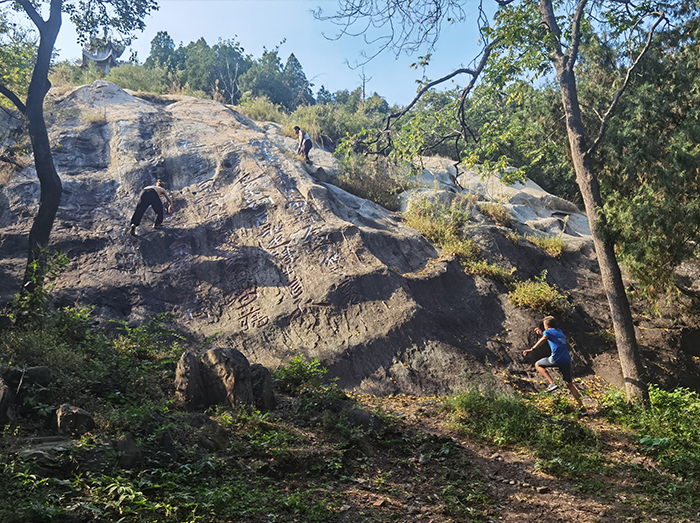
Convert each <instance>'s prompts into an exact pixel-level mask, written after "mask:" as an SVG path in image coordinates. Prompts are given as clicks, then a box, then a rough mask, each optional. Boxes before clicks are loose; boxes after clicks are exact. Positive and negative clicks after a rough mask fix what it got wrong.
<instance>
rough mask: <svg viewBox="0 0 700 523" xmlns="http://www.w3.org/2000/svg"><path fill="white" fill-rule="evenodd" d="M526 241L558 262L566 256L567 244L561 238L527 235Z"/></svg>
mask: <svg viewBox="0 0 700 523" xmlns="http://www.w3.org/2000/svg"><path fill="white" fill-rule="evenodd" d="M525 239H526V240H527V241H529V242H531V243H533V244H534V245H536V246H537V247H539V248H540V249H542V250H543V251H544V252H546V253H547V254H549V255H550V256H551V257H552V258H556V259H557V260H558V259H559V258H561V256H562V254H564V251H565V250H566V242H565V241H564V240H563V239H562V238H561V237H559V236H540V235H538V234H526V235H525Z"/></svg>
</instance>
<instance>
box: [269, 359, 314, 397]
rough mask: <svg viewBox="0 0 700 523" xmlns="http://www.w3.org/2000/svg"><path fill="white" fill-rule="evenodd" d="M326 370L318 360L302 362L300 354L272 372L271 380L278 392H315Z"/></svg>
mask: <svg viewBox="0 0 700 523" xmlns="http://www.w3.org/2000/svg"><path fill="white" fill-rule="evenodd" d="M326 372H328V369H326V368H325V367H322V366H321V362H320V361H318V358H311V359H310V360H308V361H306V362H305V361H304V358H303V356H302V355H301V354H299V355H298V356H294V357H293V358H292V359H291V360H289V363H288V364H287V365H280V366H279V367H277V368H276V369H275V370H274V371H272V379H273V381H274V383H275V386H276V387H277V388H279V389H280V390H282V391H284V392H287V393H290V394H298V393H299V392H301V390H302V389H311V390H315V389H318V388H320V387H321V380H322V379H323V376H325V374H326Z"/></svg>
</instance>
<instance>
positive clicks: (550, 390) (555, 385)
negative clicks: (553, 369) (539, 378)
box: [544, 383, 559, 392]
mask: <svg viewBox="0 0 700 523" xmlns="http://www.w3.org/2000/svg"><path fill="white" fill-rule="evenodd" d="M558 388H559V385H557V384H556V383H550V384H549V387H547V388H546V389H544V391H545V392H553V391H555V390H557V389H558Z"/></svg>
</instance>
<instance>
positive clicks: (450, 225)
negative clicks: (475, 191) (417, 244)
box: [405, 198, 480, 260]
mask: <svg viewBox="0 0 700 523" xmlns="http://www.w3.org/2000/svg"><path fill="white" fill-rule="evenodd" d="M469 218H470V214H469V211H468V210H467V208H466V206H465V201H464V200H463V199H455V200H453V201H452V203H451V204H450V205H449V207H448V206H446V205H443V204H441V203H440V202H438V201H432V200H429V199H428V198H423V199H421V200H419V201H417V202H415V203H413V205H411V207H410V208H409V209H408V211H406V213H405V219H406V225H408V226H410V227H413V228H414V229H417V230H419V231H420V232H421V233H422V234H423V235H424V236H425V237H426V238H428V240H430V241H431V242H433V243H434V244H435V245H437V246H438V247H441V248H444V249H446V250H449V252H450V253H451V254H455V256H458V257H460V258H461V259H464V260H475V259H477V258H478V257H479V255H480V251H479V249H478V247H477V246H476V244H474V242H473V241H472V240H469V239H465V238H464V237H463V236H462V228H463V227H464V225H465V224H466V223H467V222H468V221H469Z"/></svg>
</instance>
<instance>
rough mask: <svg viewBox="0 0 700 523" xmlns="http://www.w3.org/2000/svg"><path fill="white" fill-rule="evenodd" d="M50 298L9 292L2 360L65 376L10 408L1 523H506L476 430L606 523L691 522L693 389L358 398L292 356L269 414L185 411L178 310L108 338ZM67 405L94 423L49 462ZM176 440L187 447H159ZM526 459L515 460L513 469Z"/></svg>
mask: <svg viewBox="0 0 700 523" xmlns="http://www.w3.org/2000/svg"><path fill="white" fill-rule="evenodd" d="M60 263H61V260H60V259H59V260H57V261H56V262H54V265H59V266H60ZM50 270H51V269H50ZM58 272H60V267H59V268H56V269H55V271H54V272H53V274H56V273H58ZM545 276H546V274H543V275H542V276H541V279H542V280H543V279H544V277H545ZM49 305H50V295H49V294H48V289H40V290H38V291H36V292H35V295H33V296H28V297H25V298H23V299H17V300H15V302H14V303H13V309H12V311H11V312H12V314H13V315H14V317H15V318H20V317H23V318H25V319H24V321H23V322H20V324H15V325H14V326H12V327H10V328H8V329H5V330H3V331H1V332H0V366H2V367H3V368H8V367H11V368H19V369H22V368H26V367H30V366H35V365H43V364H50V365H51V368H52V371H54V372H55V378H56V379H55V380H54V382H52V384H51V385H50V386H49V387H46V388H39V387H34V388H32V389H28V390H22V392H21V394H20V397H19V398H18V399H17V400H16V404H15V409H14V414H15V418H14V419H13V420H12V422H8V423H6V424H5V425H4V426H2V427H0V491H1V492H3V494H4V495H5V497H6V498H7V499H11V500H12V503H4V504H0V521H3V522H7V523H30V522H35V521H43V522H63V521H68V522H79V521H121V522H123V523H146V522H153V521H159V522H164V523H167V522H172V523H176V522H177V523H180V522H195V521H199V522H210V523H213V522H219V521H240V522H245V523H262V522H269V521H285V522H295V521H296V522H299V523H301V522H319V523H321V522H331V523H334V522H338V523H340V522H347V521H363V522H368V523H379V522H382V521H413V520H416V519H421V518H416V514H419V515H422V514H424V513H425V514H426V515H427V516H428V517H430V518H431V519H433V520H434V521H438V522H447V521H473V522H483V523H485V522H487V521H493V520H497V519H498V518H499V517H501V516H500V513H499V507H500V506H502V504H501V503H500V501H501V500H500V499H493V498H492V497H491V494H490V492H493V491H494V490H492V487H494V486H497V482H498V480H497V479H494V480H489V479H488V478H486V477H485V476H484V475H482V472H481V471H480V469H479V467H478V466H477V464H476V462H475V460H476V459H479V460H481V461H485V460H487V459H488V458H484V457H483V456H482V457H479V456H478V454H477V453H474V452H473V450H471V445H465V446H462V443H460V442H464V440H465V438H468V439H469V441H470V442H475V443H476V444H478V445H481V446H488V447H490V448H492V449H494V448H497V449H503V451H502V452H503V453H504V454H506V451H513V452H515V453H517V454H519V455H525V456H531V457H532V458H533V459H534V460H535V468H536V469H537V471H539V472H540V473H543V474H546V476H542V475H538V473H535V472H533V471H532V470H531V469H528V470H527V475H528V476H534V477H535V478H539V479H540V480H542V478H546V479H545V480H546V481H550V479H549V478H555V479H556V481H557V483H558V485H559V486H558V487H557V488H559V487H561V490H562V492H565V491H566V492H567V496H569V497H568V499H569V500H572V501H574V502H575V501H576V499H577V498H576V496H577V495H578V496H579V498H580V499H581V500H582V503H584V504H585V506H586V507H589V506H590V504H591V499H595V500H596V503H598V504H600V505H601V506H604V507H607V510H609V511H610V512H611V513H610V514H606V516H605V517H606V518H607V517H609V518H610V520H611V521H612V520H635V521H653V520H655V519H657V520H658V521H678V522H680V521H697V517H698V509H697V507H698V505H700V494H699V493H700V489H699V488H698V487H699V486H700V485H699V481H700V439H699V438H698V434H700V397H698V394H697V393H696V392H693V391H689V390H687V389H681V388H679V389H676V390H671V391H664V390H661V389H660V388H659V387H657V386H654V385H652V386H650V388H649V396H650V401H651V405H650V408H648V409H646V410H644V409H642V408H641V407H639V406H636V405H630V404H628V403H626V401H625V398H624V395H623V394H622V392H621V391H618V390H616V389H613V388H608V389H607V391H606V392H605V394H604V395H602V396H600V398H599V399H598V397H597V396H594V395H593V392H591V390H592V389H591V388H586V387H585V386H579V388H580V389H581V390H582V392H583V393H584V395H587V401H589V402H590V401H591V400H596V401H599V402H600V403H599V409H598V410H599V412H600V413H601V414H602V416H603V417H602V418H599V419H595V420H590V419H589V420H586V421H585V422H584V421H582V420H579V419H577V417H576V414H575V409H576V405H575V402H574V401H573V399H572V398H571V397H570V396H569V395H568V393H567V392H566V391H565V390H561V389H560V390H559V391H557V392H556V393H554V394H543V393H541V394H518V393H517V392H504V391H501V390H499V389H496V388H495V387H494V386H493V385H492V383H493V381H490V382H486V383H487V385H484V386H483V387H481V388H478V387H472V388H469V389H467V390H466V391H465V392H464V393H461V394H458V395H455V396H451V397H448V398H410V397H407V396H401V395H399V396H393V395H392V396H388V397H376V396H370V395H364V396H363V395H355V394H350V393H346V392H344V391H342V390H340V389H338V388H337V387H336V386H335V385H334V384H333V383H330V384H329V383H324V381H323V378H324V377H325V374H326V369H325V368H323V367H322V365H321V364H320V362H319V361H318V360H317V359H314V358H310V359H305V358H303V357H301V356H297V357H295V358H293V359H292V360H290V362H288V363H287V364H285V365H283V366H281V367H280V368H278V369H276V370H275V371H274V377H275V386H276V388H277V393H278V397H279V398H280V399H281V402H280V406H279V408H278V409H277V410H275V411H274V412H272V413H261V412H257V411H254V410H251V409H248V408H244V407H242V408H237V409H232V408H230V407H224V406H217V407H213V408H210V409H209V410H208V411H207V412H206V413H191V412H185V411H182V410H179V409H178V406H177V405H176V403H175V402H174V401H172V398H173V381H174V359H175V358H176V357H177V356H178V355H179V354H180V353H181V352H182V350H183V347H182V342H183V340H182V337H181V336H179V335H178V334H177V332H176V330H177V327H178V326H177V324H175V323H174V322H173V318H171V317H169V316H168V315H158V316H154V317H152V318H150V319H149V320H148V321H146V322H144V323H142V324H139V325H130V324H126V323H118V324H117V331H116V332H113V333H108V332H106V331H105V330H103V329H101V328H99V327H97V326H96V325H94V324H93V322H92V319H91V315H90V309H73V308H64V309H59V310H55V309H52V308H51V307H50V306H49ZM25 310H31V313H32V314H30V315H22V312H23V311H25ZM112 330H113V329H112ZM488 384H491V385H488ZM287 393H288V394H289V395H287ZM64 402H70V403H71V404H74V405H79V406H81V407H83V408H86V409H87V410H89V411H91V412H92V413H93V414H94V415H95V419H96V423H97V428H96V429H95V430H94V431H93V432H92V433H88V434H85V435H83V436H82V437H79V438H78V437H74V438H73V440H72V446H68V445H64V447H65V448H64V450H63V451H56V453H55V457H54V458H52V459H50V460H49V461H42V460H41V459H40V458H39V459H37V456H41V453H38V454H37V453H34V454H32V453H28V452H26V450H28V448H31V447H32V445H33V443H32V438H35V437H37V436H43V435H45V434H47V432H46V429H45V427H46V424H47V420H48V419H49V416H50V413H51V412H52V410H53V409H55V407H56V406H57V405H59V404H61V403H64ZM348 409H362V410H365V412H366V413H371V414H372V416H373V418H374V419H375V420H376V421H375V423H374V424H373V427H372V428H371V429H370V428H363V427H362V426H361V425H359V424H353V422H352V420H351V418H350V417H349V416H348V415H347V412H348ZM397 412H398V413H400V414H396V413H397ZM406 412H410V415H408V416H407V415H406ZM445 413H447V414H448V415H449V423H450V424H451V425H449V426H446V425H445ZM591 421H594V423H591ZM602 424H606V426H605V428H606V430H605V431H601V433H598V432H596V430H595V427H600V426H601V425H602ZM426 429H427V430H426ZM455 430H456V431H458V432H459V433H461V435H460V436H455V435H454V432H453V431H455ZM127 433H128V434H129V435H131V437H132V438H133V439H134V440H135V442H136V443H137V445H138V447H139V449H140V454H141V460H140V461H139V462H137V464H136V465H134V466H133V467H131V468H123V467H121V466H120V465H119V462H118V460H117V458H118V456H117V455H115V454H114V451H113V450H112V449H113V446H112V441H113V440H114V439H115V438H117V437H119V436H122V435H124V434H127ZM166 436H167V440H168V441H170V443H171V445H172V446H173V447H174V448H175V449H176V453H174V454H173V453H169V452H166V451H165V449H164V447H163V444H162V442H163V441H164V438H165V437H166ZM203 441H209V442H211V444H212V445H213V447H212V445H209V446H203V444H202V442H203ZM465 447H466V448H465ZM482 448H483V447H482ZM489 452H490V451H489ZM515 461H517V462H518V463H519V462H520V461H522V460H520V459H518V460H515ZM515 461H514V462H513V463H508V464H506V465H507V466H508V467H514V468H517V466H518V465H517V463H516V462H515ZM506 468H507V467H506ZM508 470H510V469H508ZM521 470H523V469H521ZM498 488H501V489H502V488H503V485H500V486H498ZM513 488H514V489H515V488H516V487H513ZM517 488H521V486H518V487H517ZM577 493H578V494H577ZM543 502H545V498H539V499H538V501H537V506H538V508H537V510H540V509H541V507H542V505H541V503H543ZM522 503H524V504H523V505H519V506H521V507H527V505H526V504H527V503H528V501H523V502H522ZM574 508H575V507H574ZM416 510H418V512H416Z"/></svg>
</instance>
